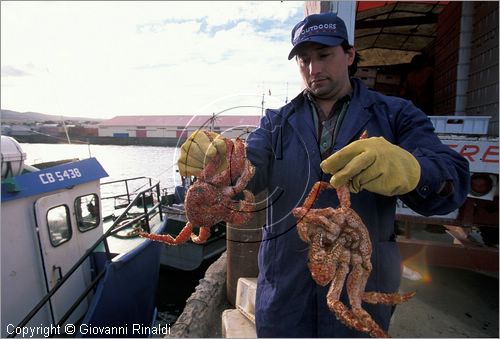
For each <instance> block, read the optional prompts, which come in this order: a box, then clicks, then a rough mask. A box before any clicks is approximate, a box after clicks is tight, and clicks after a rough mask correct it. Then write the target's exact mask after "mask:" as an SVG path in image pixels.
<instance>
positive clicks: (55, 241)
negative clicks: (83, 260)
mask: <svg viewBox="0 0 500 339" xmlns="http://www.w3.org/2000/svg"><path fill="white" fill-rule="evenodd" d="M47 226H48V228H49V238H50V243H51V244H52V246H54V247H56V246H59V245H61V244H62V243H65V242H66V241H68V240H69V239H71V234H72V232H71V221H70V217H69V208H68V206H66V205H61V206H57V207H53V208H51V209H50V210H48V211H47Z"/></svg>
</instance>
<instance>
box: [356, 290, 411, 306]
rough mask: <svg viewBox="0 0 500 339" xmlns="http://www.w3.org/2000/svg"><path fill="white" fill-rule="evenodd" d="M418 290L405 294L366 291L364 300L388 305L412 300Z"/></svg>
mask: <svg viewBox="0 0 500 339" xmlns="http://www.w3.org/2000/svg"><path fill="white" fill-rule="evenodd" d="M415 294H417V292H408V293H404V294H399V293H381V292H364V293H363V297H362V299H363V301H365V302H367V303H370V304H386V305H395V304H401V303H404V302H405V301H408V300H410V299H411V298H413V296H415Z"/></svg>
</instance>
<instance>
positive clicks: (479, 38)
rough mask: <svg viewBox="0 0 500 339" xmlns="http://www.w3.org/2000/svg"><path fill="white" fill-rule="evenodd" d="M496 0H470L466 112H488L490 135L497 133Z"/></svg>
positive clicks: (477, 113)
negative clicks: (472, 17)
mask: <svg viewBox="0 0 500 339" xmlns="http://www.w3.org/2000/svg"><path fill="white" fill-rule="evenodd" d="M498 14H499V13H498V2H496V1H494V2H489V1H484V2H483V1H480V2H474V24H473V35H472V50H471V63H470V70H469V85H468V91H467V107H466V113H467V115H475V116H477V115H479V116H491V117H492V119H491V120H490V131H489V132H490V133H489V134H490V135H496V136H498V110H499V107H498V72H499V69H498V57H499V55H498V38H499V37H498Z"/></svg>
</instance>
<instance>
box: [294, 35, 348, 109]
mask: <svg viewBox="0 0 500 339" xmlns="http://www.w3.org/2000/svg"><path fill="white" fill-rule="evenodd" d="M354 54H355V50H354V48H351V49H349V50H348V51H347V52H345V51H344V49H343V48H342V46H335V47H328V46H325V45H321V44H317V43H313V42H311V43H305V44H304V46H303V47H301V48H300V49H299V51H298V53H297V64H298V65H299V68H300V74H301V76H302V79H303V80H304V84H305V85H306V87H307V88H308V89H309V90H310V91H311V92H312V94H313V95H314V96H316V97H317V98H319V99H330V98H338V96H339V95H345V94H346V93H344V91H345V89H346V88H349V86H350V85H349V72H348V67H349V66H350V65H352V63H353V61H354Z"/></svg>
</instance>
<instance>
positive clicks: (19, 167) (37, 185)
mask: <svg viewBox="0 0 500 339" xmlns="http://www.w3.org/2000/svg"><path fill="white" fill-rule="evenodd" d="M1 146H2V149H1V152H2V191H1V194H2V195H1V198H2V204H1V218H2V220H1V221H2V223H1V255H2V257H1V261H2V278H1V283H2V286H1V298H2V299H1V300H2V306H1V310H2V313H1V323H2V330H1V334H2V337H16V336H17V337H42V336H43V337H47V336H56V337H59V336H79V337H105V336H112V337H145V336H151V335H154V334H165V331H167V330H168V329H167V328H163V329H162V328H159V327H155V325H156V323H155V321H156V313H157V309H156V300H155V298H156V292H157V283H158V275H159V268H160V253H161V249H162V246H161V244H159V243H156V242H152V241H149V240H145V239H143V238H140V237H138V236H137V234H136V233H137V230H138V229H139V228H140V229H143V230H146V231H148V232H152V233H162V232H164V231H165V228H166V225H167V218H166V217H165V214H164V213H163V212H162V207H161V196H160V184H159V181H157V180H155V179H153V178H147V177H141V178H132V179H127V180H124V181H121V182H116V181H112V182H108V183H106V184H105V185H106V186H108V187H110V186H112V185H123V184H125V186H126V187H128V185H130V184H131V182H142V184H141V185H140V187H141V188H140V189H139V190H136V191H135V192H134V194H133V195H132V194H126V195H125V196H122V198H124V199H126V203H125V204H122V205H115V204H113V205H115V206H113V209H112V210H113V212H112V213H109V214H107V212H106V208H105V207H106V205H107V204H108V203H107V201H115V202H116V197H114V198H112V199H107V200H106V199H103V198H105V197H103V196H102V190H103V189H104V188H103V187H101V183H100V179H101V178H104V177H107V176H108V174H107V173H106V171H105V170H104V168H103V167H102V166H101V165H100V163H99V162H98V161H97V159H95V158H88V159H84V160H76V161H73V160H72V161H69V162H64V161H63V162H62V163H59V164H56V165H54V164H46V165H47V166H43V164H41V165H38V166H37V167H33V166H28V165H26V164H24V160H25V159H26V154H25V153H23V151H22V148H21V146H20V145H19V143H17V141H16V140H15V139H13V138H10V137H6V136H2V137H1ZM108 205H109V204H108ZM115 207H116V208H115ZM162 331H163V332H162Z"/></svg>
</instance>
